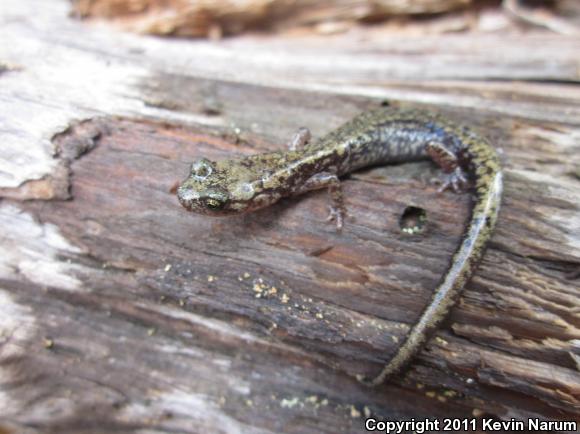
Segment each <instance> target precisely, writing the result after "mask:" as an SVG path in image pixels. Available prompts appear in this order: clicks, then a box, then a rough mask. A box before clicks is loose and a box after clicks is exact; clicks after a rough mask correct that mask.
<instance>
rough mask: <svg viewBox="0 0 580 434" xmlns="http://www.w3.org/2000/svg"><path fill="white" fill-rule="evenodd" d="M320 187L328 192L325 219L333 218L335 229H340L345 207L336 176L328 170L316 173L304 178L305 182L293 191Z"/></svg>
mask: <svg viewBox="0 0 580 434" xmlns="http://www.w3.org/2000/svg"><path fill="white" fill-rule="evenodd" d="M321 188H327V189H328V194H329V195H330V201H331V204H330V213H329V215H328V219H327V220H328V221H332V220H334V221H335V222H336V229H337V230H338V231H340V230H341V229H342V226H343V223H344V217H345V216H346V209H345V207H344V200H343V197H342V187H341V185H340V179H338V176H336V175H335V174H334V173H330V172H320V173H317V174H316V175H314V176H312V177H311V178H309V179H308V180H306V182H305V183H304V184H302V185H301V186H300V187H299V188H298V189H297V191H295V193H296V194H301V193H305V192H307V191H312V190H319V189H321Z"/></svg>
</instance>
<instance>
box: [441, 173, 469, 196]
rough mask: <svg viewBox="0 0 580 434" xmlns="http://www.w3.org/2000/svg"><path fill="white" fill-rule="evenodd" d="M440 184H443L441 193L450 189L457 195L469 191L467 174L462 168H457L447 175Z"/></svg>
mask: <svg viewBox="0 0 580 434" xmlns="http://www.w3.org/2000/svg"><path fill="white" fill-rule="evenodd" d="M439 182H440V183H441V187H439V189H438V191H439V193H441V192H443V191H445V190H448V189H451V190H453V191H454V192H455V193H464V192H466V191H467V190H468V189H469V180H468V179H467V174H466V172H465V171H464V170H463V169H462V168H461V167H456V168H455V169H454V170H453V172H451V173H446V174H445V175H444V176H443V178H442V179H440V180H439Z"/></svg>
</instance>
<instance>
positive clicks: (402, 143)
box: [177, 107, 502, 385]
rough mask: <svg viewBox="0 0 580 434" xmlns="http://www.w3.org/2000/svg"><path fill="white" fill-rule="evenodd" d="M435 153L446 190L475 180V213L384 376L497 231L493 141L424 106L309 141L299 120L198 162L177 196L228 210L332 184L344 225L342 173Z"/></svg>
mask: <svg viewBox="0 0 580 434" xmlns="http://www.w3.org/2000/svg"><path fill="white" fill-rule="evenodd" d="M423 159H431V160H432V161H433V162H434V163H435V164H436V165H438V166H439V167H440V168H441V170H442V171H443V172H444V179H443V181H442V184H441V188H440V189H439V190H440V191H443V190H445V189H448V188H451V189H453V190H454V191H456V192H461V191H466V190H468V189H471V190H472V191H473V193H474V201H473V208H472V211H471V217H470V219H469V222H468V223H467V225H466V227H465V230H464V232H463V236H462V240H461V242H460V244H459V246H458V248H457V250H456V251H455V253H454V255H453V257H452V259H451V261H450V264H449V266H448V268H447V270H446V271H445V273H444V274H443V276H442V278H441V280H440V282H439V284H438V285H437V287H436V288H435V290H434V292H433V295H432V298H431V301H430V303H429V304H428V305H427V306H426V308H425V309H424V311H423V312H422V313H421V315H420V317H419V319H418V320H417V322H416V323H415V324H414V325H413V326H412V328H411V330H410V331H409V333H408V335H407V336H406V338H405V340H404V342H403V343H402V344H401V345H400V346H399V348H398V350H397V351H396V353H395V354H394V356H392V357H391V358H390V360H389V361H388V363H387V364H386V365H385V366H384V368H383V369H382V371H381V372H380V373H379V374H378V375H377V376H376V377H375V378H372V379H368V378H363V377H358V378H359V380H360V381H362V382H363V383H365V384H368V385H377V384H380V383H382V382H383V381H384V380H385V379H386V378H388V377H390V376H392V375H395V374H397V373H399V372H400V371H401V370H402V369H403V368H404V367H406V365H407V364H408V363H409V362H410V360H411V359H412V358H413V357H414V356H415V355H416V354H417V352H418V351H419V350H420V349H421V348H422V347H423V345H424V344H425V342H426V341H427V339H428V338H429V336H430V335H431V333H432V332H433V331H434V330H435V329H437V327H438V326H439V325H440V324H441V322H442V321H443V320H444V318H445V317H446V316H447V314H448V312H449V310H450V308H451V307H452V306H453V304H454V302H455V301H456V300H457V298H458V297H459V295H460V293H461V290H462V289H463V287H464V286H465V284H466V282H467V281H468V279H469V278H470V277H471V275H472V274H473V272H474V270H475V268H476V267H477V264H478V263H479V261H480V259H481V257H482V255H483V251H484V248H485V246H486V244H487V242H488V240H489V238H490V236H491V234H492V232H493V228H494V226H495V223H496V219H497V214H498V211H499V206H500V201H501V193H502V171H501V167H500V163H499V159H498V156H497V153H496V151H495V150H494V148H493V147H492V146H491V145H490V144H489V142H488V141H487V140H486V139H484V138H483V137H481V136H480V135H478V134H476V133H475V132H474V131H472V130H471V129H469V128H468V127H465V126H460V125H457V124H455V123H453V122H452V121H450V120H448V119H447V118H445V117H444V116H442V115H440V114H437V113H434V112H429V111H422V110H413V109H397V108H392V107H382V108H380V109H375V110H372V111H368V112H364V113H362V114H360V115H358V116H356V117H355V118H354V119H352V120H350V121H349V122H347V123H345V124H344V125H342V126H341V127H339V128H338V129H336V130H334V131H332V132H330V133H329V134H327V135H326V136H324V137H322V138H321V139H319V140H317V141H314V142H312V141H311V140H310V132H309V130H308V129H306V128H301V129H300V130H298V132H297V133H296V134H295V136H294V137H293V138H292V140H291V141H290V143H289V149H288V150H286V151H274V152H268V153H263V154H257V155H251V156H246V157H241V158H235V159H229V160H223V161H215V162H214V161H210V160H207V159H200V160H198V161H195V162H194V163H193V164H192V166H191V173H190V175H189V176H188V178H187V179H186V180H185V181H184V182H183V183H182V184H181V185H180V186H179V188H178V191H177V196H178V199H179V202H180V203H181V204H182V205H183V206H184V207H185V208H186V209H187V210H190V211H194V212H198V213H202V214H206V215H211V216H218V215H219V216H221V215H230V214H239V213H243V212H248V211H253V210H256V209H260V208H264V207H267V206H269V205H272V204H273V203H275V202H277V201H278V200H279V199H281V198H283V197H288V196H294V195H298V194H302V193H304V192H307V191H311V190H316V189H322V188H326V189H327V190H328V192H329V195H330V200H331V206H330V214H329V219H330V220H334V221H335V223H336V226H337V229H338V230H340V229H341V228H342V226H343V222H344V217H345V213H346V210H345V206H344V201H343V194H342V190H341V185H340V179H339V178H340V177H341V176H343V175H345V174H347V173H350V172H352V171H355V170H358V169H361V168H363V167H368V166H375V165H382V164H392V163H401V162H407V161H417V160H423Z"/></svg>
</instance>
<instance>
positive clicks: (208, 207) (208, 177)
mask: <svg viewBox="0 0 580 434" xmlns="http://www.w3.org/2000/svg"><path fill="white" fill-rule="evenodd" d="M246 161H247V159H238V160H227V161H218V162H213V161H209V160H207V159H205V158H202V159H201V160H197V161H195V162H194V163H193V164H192V165H191V173H190V175H189V177H188V178H187V179H186V180H185V181H183V183H182V184H181V185H180V186H179V188H178V190H177V198H178V199H179V202H180V203H181V205H183V206H184V207H185V208H186V209H187V210H189V211H193V212H197V213H200V214H206V215H213V216H220V215H229V214H238V213H242V212H246V211H251V210H253V209H256V208H258V206H256V201H255V200H254V199H255V197H256V196H257V195H258V194H259V192H260V190H261V185H262V182H261V176H260V174H259V172H257V171H256V170H253V168H252V166H251V165H250V164H247V163H246Z"/></svg>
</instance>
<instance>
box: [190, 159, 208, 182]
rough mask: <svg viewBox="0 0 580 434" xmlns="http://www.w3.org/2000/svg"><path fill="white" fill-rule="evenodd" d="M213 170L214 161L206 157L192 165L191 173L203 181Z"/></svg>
mask: <svg viewBox="0 0 580 434" xmlns="http://www.w3.org/2000/svg"><path fill="white" fill-rule="evenodd" d="M212 172H213V163H212V162H211V161H209V160H207V159H205V158H202V159H201V160H199V161H196V162H194V163H193V164H192V165H191V174H192V175H193V176H194V177H195V178H197V179H198V180H200V181H203V180H204V179H205V178H207V177H208V176H209V175H211V173H212Z"/></svg>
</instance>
